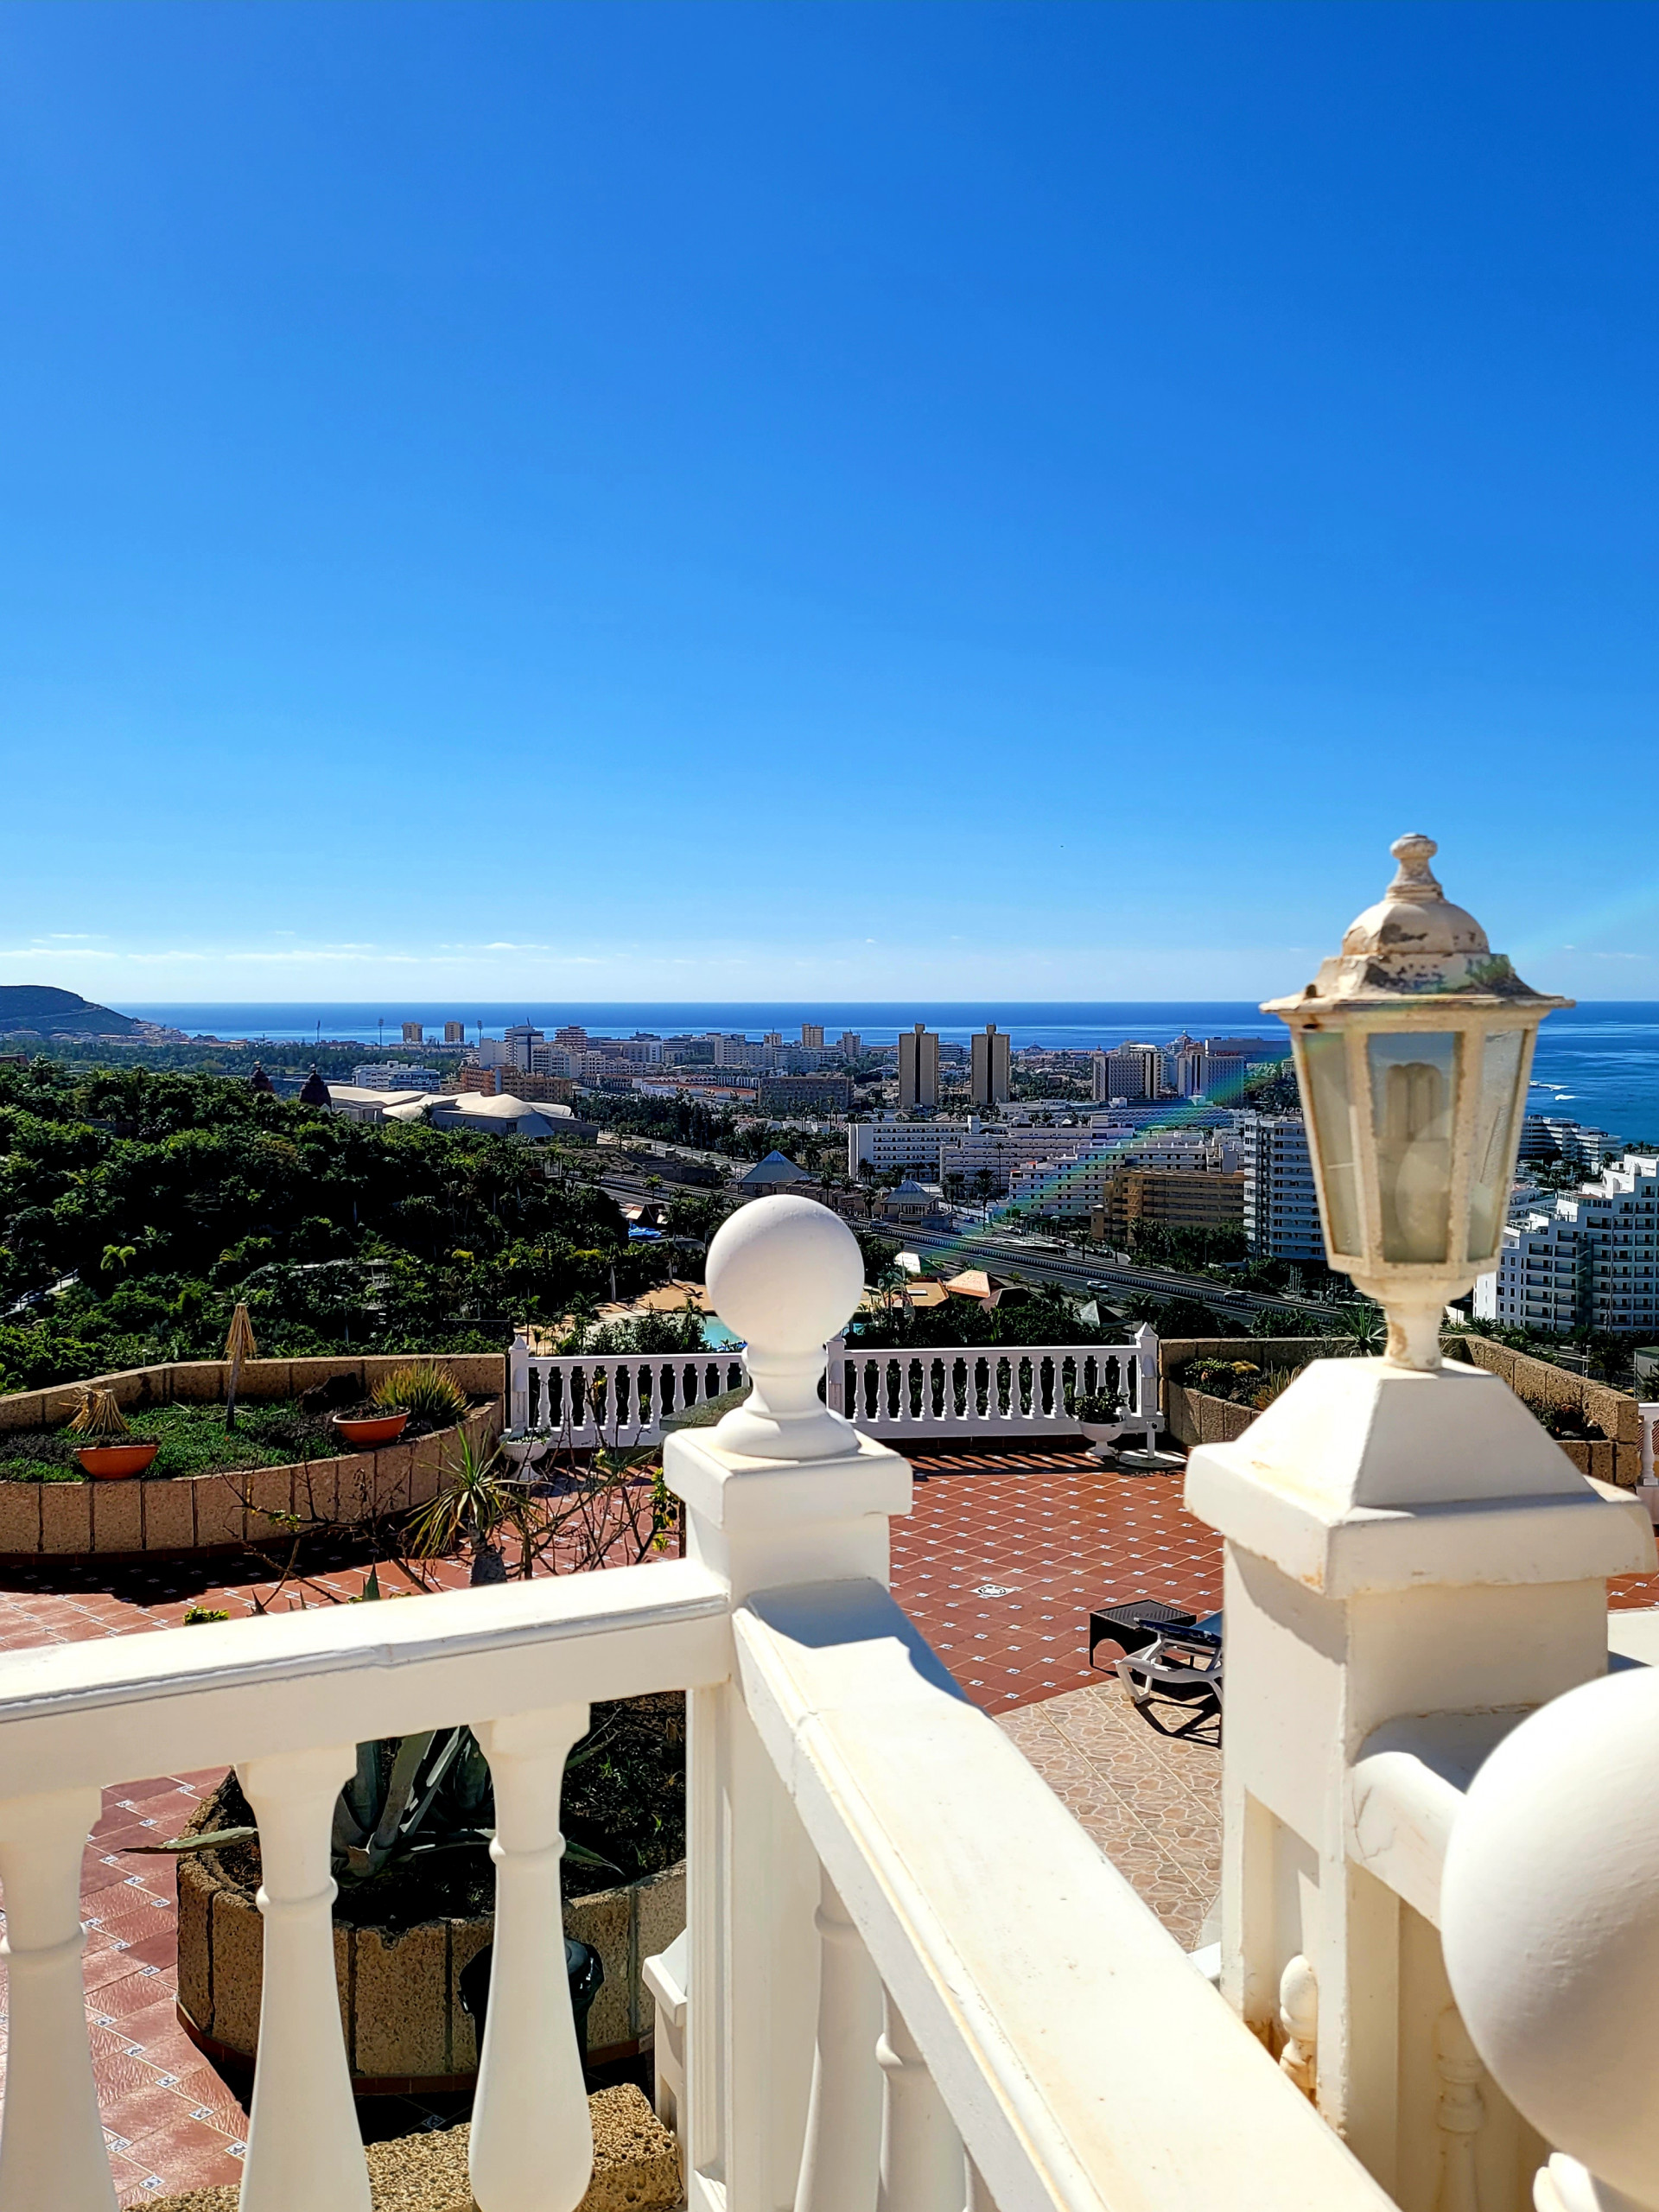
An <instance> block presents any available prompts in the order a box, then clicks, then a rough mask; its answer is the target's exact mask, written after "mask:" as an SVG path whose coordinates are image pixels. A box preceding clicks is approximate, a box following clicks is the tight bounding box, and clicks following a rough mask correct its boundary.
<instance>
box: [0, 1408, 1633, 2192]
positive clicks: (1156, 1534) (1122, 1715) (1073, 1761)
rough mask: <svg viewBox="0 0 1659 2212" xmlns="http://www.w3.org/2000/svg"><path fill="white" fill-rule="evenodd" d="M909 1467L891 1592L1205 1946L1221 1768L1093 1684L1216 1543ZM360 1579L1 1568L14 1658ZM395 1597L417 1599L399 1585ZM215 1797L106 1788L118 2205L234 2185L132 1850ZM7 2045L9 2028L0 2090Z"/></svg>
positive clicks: (1013, 1461) (1083, 1499)
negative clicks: (1110, 1638) (1090, 1642)
mask: <svg viewBox="0 0 1659 2212" xmlns="http://www.w3.org/2000/svg"><path fill="white" fill-rule="evenodd" d="M915 1467H916V1472H917V1475H918V1482H917V1485H916V1491H915V1508H914V1511H913V1513H912V1516H911V1517H910V1518H909V1519H908V1520H907V1521H903V1522H894V1524H893V1588H894V1592H895V1594H896V1595H897V1596H898V1597H899V1599H900V1601H901V1602H902V1603H903V1604H904V1605H905V1606H906V1608H907V1609H908V1611H910V1612H911V1613H912V1616H913V1617H914V1618H915V1619H916V1621H917V1623H918V1625H919V1626H920V1627H921V1629H922V1630H923V1631H924V1633H925V1635H926V1636H927V1637H928V1639H929V1641H930V1642H931V1643H932V1644H933V1645H934V1647H935V1649H937V1650H938V1652H939V1654H940V1656H941V1657H942V1658H944V1661H945V1662H946V1664H947V1665H948V1666H949V1667H950V1669H951V1671H952V1673H953V1674H954V1675H956V1677H957V1681H959V1682H960V1683H961V1684H962V1686H963V1688H964V1689H965V1690H966V1692H967V1694H968V1695H969V1697H970V1698H972V1699H973V1700H975V1702H976V1704H978V1705H980V1706H982V1707H984V1708H985V1709H986V1710H987V1711H988V1712H990V1713H994V1714H995V1715H996V1716H997V1718H998V1719H999V1720H1000V1721H1001V1725H1003V1726H1006V1727H1007V1731H1008V1732H1009V1734H1010V1735H1011V1736H1012V1737H1013V1738H1014V1741H1015V1742H1016V1743H1017V1744H1019V1745H1020V1748H1021V1750H1022V1751H1025V1752H1026V1755H1027V1758H1030V1759H1031V1761H1032V1764H1033V1766H1035V1767H1036V1769H1037V1770H1038V1771H1039V1773H1041V1774H1042V1775H1044V1777H1046V1779H1047V1780H1048V1781H1049V1782H1050V1783H1051V1785H1052V1787H1053V1788H1054V1789H1056V1790H1057V1792H1058V1795H1059V1796H1061V1798H1062V1799H1063V1800H1064V1801H1065V1803H1066V1804H1067V1805H1068V1806H1069V1807H1070V1808H1071V1810H1072V1812H1073V1813H1074V1814H1075V1815H1077V1819H1078V1820H1079V1821H1081V1822H1082V1824H1083V1826H1084V1827H1085V1828H1087V1829H1088V1831H1089V1833H1090V1834H1091V1835H1093V1836H1094V1837H1095V1838H1096V1840H1097V1841H1098V1842H1099V1843H1100V1845H1101V1847H1102V1848H1103V1850H1105V1851H1106V1852H1108V1853H1109V1854H1110V1855H1111V1857H1112V1858H1113V1859H1115V1860H1116V1862H1117V1864H1118V1865H1119V1866H1120V1867H1121V1868H1122V1871H1123V1872H1125V1874H1127V1875H1128V1878H1129V1879H1130V1880H1131V1881H1132V1882H1133V1883H1134V1884H1135V1887H1136V1889H1137V1890H1138V1891H1139V1892H1140V1894H1141V1896H1142V1897H1145V1899H1146V1900H1147V1903H1148V1904H1151V1905H1152V1907H1153V1909H1154V1910H1155V1911H1157V1912H1159V1913H1160V1916H1162V1917H1163V1918H1164V1919H1165V1920H1166V1923H1167V1924H1168V1925H1169V1926H1170V1927H1171V1928H1172V1929H1173V1930H1174V1932H1175V1933H1176V1934H1177V1935H1178V1936H1180V1938H1181V1940H1182V1941H1183V1942H1187V1943H1189V1944H1190V1943H1192V1942H1196V1941H1197V1939H1198V1929H1199V1926H1200V1924H1201V1922H1202V1919H1203V1916H1204V1914H1205V1911H1206V1910H1208V1906H1209V1903H1210V1900H1211V1897H1212V1896H1213V1894H1214V1890H1215V1886H1216V1876H1215V1856H1216V1835H1215V1827H1216V1821H1215V1809H1214V1808H1215V1790H1216V1779H1215V1777H1216V1774H1217V1765H1218V1761H1217V1754H1216V1752H1215V1751H1214V1750H1213V1748H1211V1747H1209V1746H1206V1745H1203V1744H1200V1743H1198V1742H1195V1741H1192V1740H1191V1739H1188V1740H1185V1741H1182V1742H1179V1743H1166V1742H1165V1741H1164V1740H1163V1739H1161V1738H1159V1737H1157V1736H1156V1735H1155V1734H1154V1732H1152V1731H1151V1730H1149V1729H1147V1727H1145V1726H1144V1725H1143V1724H1141V1722H1140V1721H1138V1720H1137V1719H1135V1716H1134V1715H1133V1714H1132V1713H1129V1712H1128V1710H1127V1707H1126V1706H1125V1704H1124V1702H1123V1700H1122V1697H1121V1694H1120V1692H1119V1691H1118V1690H1117V1688H1116V1685H1115V1684H1114V1683H1113V1682H1112V1681H1111V1680H1110V1678H1109V1677H1107V1676H1103V1675H1099V1674H1094V1675H1091V1674H1090V1671H1089V1669H1088V1665H1087V1649H1086V1642H1085V1636H1086V1618H1085V1617H1086V1615H1087V1614H1088V1612H1089V1611H1090V1608H1091V1607H1093V1606H1096V1605H1100V1604H1103V1603H1106V1602H1109V1600H1110V1599H1114V1598H1125V1597H1135V1596H1139V1595H1142V1594H1155V1595H1158V1596H1163V1597H1169V1598H1173V1599H1176V1600H1177V1601H1179V1602H1180V1603H1183V1604H1185V1605H1190V1606H1192V1608H1193V1609H1194V1610H1195V1611H1198V1610H1204V1609H1206V1608H1208V1607H1211V1606H1213V1605H1218V1604H1219V1603H1220V1599H1221V1571H1220V1548H1219V1545H1218V1544H1217V1540H1216V1539H1215V1537H1214V1536H1213V1535H1211V1532H1210V1531H1209V1530H1208V1529H1205V1528H1204V1527H1202V1526H1201V1525H1200V1524H1199V1523H1198V1522H1195V1521H1193V1520H1192V1519H1191V1518H1190V1517H1189V1516H1187V1515H1186V1513H1185V1511H1184V1510H1183V1509H1182V1507H1181V1503H1180V1485H1179V1477H1175V1476H1169V1475H1151V1476H1141V1477H1135V1476H1127V1475H1116V1474H1109V1473H1106V1472H1104V1471H1102V1469H1101V1468H1100V1467H1098V1466H1097V1465H1096V1463H1095V1462H1094V1461H1093V1460H1092V1459H1089V1458H1088V1457H1087V1456H1086V1454H1084V1453H1083V1452H1066V1451H1047V1450H1041V1449H1033V1450H1031V1451H1027V1452H1020V1451H1012V1452H1011V1451H1002V1452H997V1453H995V1455H985V1454H974V1453H969V1452H930V1453H925V1454H918V1456H917V1457H916V1459H915ZM363 1572H364V1570H363V1567H362V1564H361V1562H360V1561H353V1558H352V1556H351V1554H348V1553H346V1552H342V1553H340V1554H339V1555H338V1556H336V1557H334V1558H331V1559H327V1560H324V1561H323V1562H322V1564H321V1565H320V1566H319V1567H317V1569H316V1571H315V1573H314V1574H313V1575H312V1576H311V1577H310V1578H308V1580H306V1581H304V1582H302V1583H299V1584H296V1585H291V1586H289V1588H288V1589H287V1590H285V1591H284V1592H282V1593H280V1594H278V1593H276V1592H274V1590H273V1585H272V1582H271V1580H270V1575H269V1571H268V1569H266V1568H265V1567H264V1566H262V1565H261V1564H260V1563H259V1562H258V1561H257V1560H251V1559H248V1560H229V1561H226V1560H215V1561H213V1562H212V1563H210V1564H207V1565H203V1566H199V1567H194V1568H192V1567H188V1566H186V1567H170V1566H167V1565H161V1564H156V1565H150V1564H145V1565H141V1566H138V1567H131V1568H120V1569H117V1570H115V1571H113V1572H111V1571H109V1570H94V1569H92V1568H72V1567H71V1568H55V1569H52V1568H48V1567H45V1566H44V1565H42V1567H40V1568H38V1569H25V1570H7V1571H5V1572H4V1573H3V1574H0V1650H15V1649H20V1648H22V1647H25V1646H29V1645H36V1644H41V1643H74V1642H79V1641H81V1640H83V1639H85V1638H87V1637H97V1636H128V1635H134V1634H138V1633H142V1632H145V1631H148V1630H152V1629H156V1628H170V1627H174V1626H176V1625H177V1624H179V1622H180V1621H181V1618H182V1616H183V1613H184V1611H185V1608H186V1607H187V1605H193V1604H194V1605H204V1606H209V1607H223V1608H224V1609H225V1610H226V1611H227V1612H229V1613H230V1614H231V1615H232V1618H236V1617H238V1616H239V1615H242V1614H247V1613H251V1612H253V1611H256V1610H257V1606H258V1605H259V1604H261V1603H270V1602H271V1601H272V1600H273V1598H274V1600H275V1603H276V1605H277V1607H278V1608H279V1609H281V1608H282V1607H284V1606H286V1605H297V1604H300V1603H309V1604H316V1603H327V1602H328V1601H329V1600H330V1599H333V1600H335V1601H338V1600H339V1599H342V1598H346V1597H354V1596H355V1595H356V1594H357V1593H358V1592H359V1590H360V1588H361V1586H362V1582H363ZM383 1580H385V1582H386V1583H387V1586H397V1585H398V1584H399V1582H400V1581H402V1580H404V1579H403V1578H401V1577H399V1575H398V1574H397V1571H396V1570H391V1571H388V1572H387V1573H386V1574H385V1575H384V1576H383ZM465 1580H466V1574H465V1570H464V1568H462V1567H460V1566H457V1565H455V1564H454V1563H451V1562H447V1561H446V1562H441V1563H440V1564H439V1565H438V1566H437V1567H435V1569H433V1570H432V1571H431V1573H430V1574H429V1581H428V1584H427V1586H429V1587H433V1588H439V1589H445V1588H454V1587H458V1586H461V1584H463V1583H464V1581H465ZM404 1586H409V1585H408V1584H407V1583H406V1584H405V1585H404ZM1610 1596H1611V1602H1612V1603H1613V1604H1614V1605H1659V1577H1643V1578H1636V1577H1633V1578H1630V1580H1628V1581H1627V1582H1624V1583H1622V1584H1615V1585H1613V1586H1612V1587H1611V1592H1610ZM218 1779H219V1777H218V1774H217V1773H216V1772H213V1773H204V1774H182V1775H149V1776H146V1777H141V1778H139V1779H137V1780H135V1781H131V1782H127V1783H121V1784H119V1785H118V1787H116V1788H115V1789H111V1790H108V1791H106V1792H105V1801H104V1813H103V1816H102V1818H101V1819H100V1821H99V1825H98V1827H97V1829H96V1830H95V1831H94V1834H93V1836H92V1840H91V1842H90V1844H89V1846H88V1848H87V1852H86V1861H85V1870H84V1873H83V1881H82V1889H83V1897H84V1898H85V1902H86V1919H87V1923H88V1929H89V1935H88V1940H87V1949H86V1991H87V2015H88V2022H89V2030H90V2035H91V2039H92V2050H93V2054H94V2064H95V2069H96V2072H97V2077H98V2084H99V2101H100V2106H101V2108H102V2111H103V2116H104V2123H105V2133H106V2135H107V2138H108V2140H109V2145H110V2155H111V2164H112V2166H113V2168H114V2171H115V2176H116V2183H117V2190H118V2196H119V2200H120V2202H121V2203H122V2205H123V2206H126V2205H132V2204H141V2203H143V2202H145V2201H146V2200H147V2199H148V2198H150V2197H154V2196H158V2195H161V2194H163V2193H166V2192H172V2191H181V2190H188V2189H193V2188H198V2187H206V2186H208V2185H211V2184H213V2183H225V2182H234V2181H235V2180H236V2179H237V2178H238V2175H239V2172H240V2163H239V2161H240V2154H241V2152H242V2150H243V2147H244V2135H245V2128H246V2113H245V2107H243V2105H242V2104H241V2103H240V2102H239V2101H238V2097H237V2096H236V2094H233V2092H232V2088H230V2087H229V2086H227V2085H226V2082H223V2081H222V2080H221V2079H220V2077H219V2075H218V2074H217V2073H216V2072H215V2071H214V2070H213V2068H212V2067H211V2066H209V2065H208V2064H207V2062H206V2061H205V2060H204V2059H203V2058H202V2057H201V2056H200V2053H199V2052H198V2051H197V2050H195V2049H194V2045H193V2044H191V2043H190V2042H189V2040H188V2037H186V2036H185V2034H184V2032H183V2031H182V2030H181V2028H180V2027H179V2025H178V2023H177V2019H176V2016H175V2010H174V2005H175V1989H176V1981H175V1970H174V1941H175V1885H174V1872H173V1866H172V1862H171V1861H170V1860H168V1859H145V1858H135V1857H132V1856H130V1855H127V1854H126V1853H124V1848H123V1847H130V1846H131V1845H132V1844H135V1843H137V1842H140V1841H149V1840H152V1839H156V1838H165V1837H167V1836H168V1835H171V1834H176V1832H177V1830H178V1828H179V1827H181V1826H182V1824H183V1822H184V1821H186V1820H188V1817H189V1815H190V1812H191V1810H192V1808H194V1805H195V1804H196V1803H197V1802H199V1800H200V1796H202V1794H203V1793H204V1792H205V1791H206V1790H207V1789H211V1787H212V1786H213V1784H214V1783H216V1782H217V1781H218ZM4 2035H5V2030H4V2015H3V2012H0V2073H3V2056H4ZM377 2102H379V2101H377ZM406 2124H408V2125H415V2124H417V2119H416V2116H414V2115H411V2117H410V2120H408V2121H407V2123H406ZM376 2132H379V2130H378V2129H377V2131H376Z"/></svg>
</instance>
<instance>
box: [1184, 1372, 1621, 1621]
mask: <svg viewBox="0 0 1659 2212" xmlns="http://www.w3.org/2000/svg"><path fill="white" fill-rule="evenodd" d="M1186 1503H1187V1505H1188V1507H1189V1508H1190V1510H1192V1512H1194V1513H1196V1514H1197V1515H1198V1517H1199V1519H1200V1520H1203V1521H1206V1522H1209V1524H1210V1525H1211V1528H1213V1529H1217V1531H1218V1532H1219V1533H1220V1534H1221V1535H1224V1536H1225V1537H1226V1538H1227V1539H1228V1540H1229V1541H1231V1542H1233V1543H1236V1544H1237V1545H1239V1546H1241V1547H1242V1548H1243V1549H1244V1550H1246V1551H1249V1552H1254V1553H1255V1554H1257V1555H1259V1556H1260V1557H1262V1558H1265V1559H1267V1560H1270V1561H1271V1562H1272V1563H1273V1564H1274V1565H1275V1566H1277V1567H1280V1568H1281V1569H1282V1571H1283V1572H1284V1573H1287V1574H1289V1575H1291V1576H1293V1577H1294V1579H1295V1580H1298V1581H1300V1582H1303V1583H1305V1584H1306V1585H1307V1586H1309V1587H1311V1588H1313V1589H1315V1590H1319V1591H1321V1592H1324V1593H1325V1595H1327V1596H1332V1597H1335V1596H1344V1595H1353V1594H1356V1593H1357V1592H1359V1591H1361V1590H1383V1589H1400V1588H1408V1587H1421V1586H1432V1585H1433V1584H1437V1583H1443V1584H1448V1585H1467V1584H1471V1583H1514V1582H1571V1581H1578V1580H1586V1579H1590V1578H1598V1577H1605V1576H1606V1575H1610V1574H1634V1573H1651V1572H1652V1569H1653V1567H1654V1564H1655V1552H1654V1541H1653V1530H1652V1526H1651V1524H1650V1523H1649V1520H1648V1516H1647V1514H1646V1511H1645V1510H1644V1509H1643V1507H1642V1506H1641V1505H1640V1504H1639V1503H1638V1502H1637V1500H1636V1499H1635V1498H1634V1497H1631V1498H1630V1499H1629V1500H1628V1501H1625V1500H1623V1499H1621V1500H1619V1501H1618V1503H1613V1502H1611V1501H1610V1500H1609V1499H1607V1498H1605V1497H1603V1496H1602V1495H1601V1494H1600V1493H1599V1491H1598V1490H1597V1489H1596V1488H1595V1486H1594V1485H1593V1484H1591V1483H1590V1482H1589V1481H1588V1479H1587V1478H1586V1477H1585V1476H1583V1475H1581V1474H1580V1472H1579V1471H1578V1469H1577V1468H1576V1467H1575V1466H1574V1465H1573V1463H1572V1461H1571V1460H1570V1459H1568V1458H1567V1454H1566V1452H1563V1451H1562V1450H1561V1448H1560V1446H1559V1445H1558V1444H1556V1443H1555V1442H1554V1440H1553V1439H1552V1438H1551V1437H1549V1436H1548V1435H1546V1433H1544V1431H1543V1429H1542V1428H1541V1427H1540V1426H1539V1424H1538V1422H1537V1421H1535V1420H1534V1419H1533V1417H1532V1415H1531V1414H1529V1412H1528V1411H1527V1409H1526V1408H1525V1407H1524V1406H1523V1405H1522V1403H1521V1401H1520V1400H1519V1399H1518V1398H1517V1397H1516V1395H1515V1394H1514V1392H1513V1391H1512V1390H1511V1389H1510V1388H1509V1386H1508V1384H1507V1383H1504V1382H1503V1380H1502V1379H1501V1377H1499V1376H1496V1375H1490V1374H1488V1373H1487V1372H1486V1371H1485V1370H1484V1369H1482V1368H1472V1367H1462V1366H1458V1365H1450V1366H1445V1367H1440V1368H1438V1369H1436V1370H1433V1372H1422V1371H1420V1370H1414V1369H1410V1368H1403V1367H1397V1366H1395V1365H1394V1364H1393V1363H1391V1362H1390V1361H1388V1360H1383V1359H1321V1360H1315V1361H1314V1362H1313V1363H1312V1364H1311V1365H1310V1366H1308V1367H1306V1368H1305V1369H1304V1370H1303V1371H1302V1373H1301V1374H1300V1376H1298V1377H1297V1378H1296V1380H1295V1382H1294V1383H1292V1384H1291V1385H1290V1387H1289V1389H1287V1390H1286V1391H1285V1392H1284V1393H1283V1394H1282V1395H1281V1396H1280V1397H1278V1398H1277V1399H1275V1400H1274V1403H1273V1404H1272V1405H1271V1406H1269V1407H1268V1409H1267V1411H1266V1412H1265V1413H1264V1414H1262V1416H1261V1418H1260V1419H1259V1420H1258V1421H1255V1422H1253V1423H1252V1425H1251V1426H1250V1427H1249V1428H1248V1429H1247V1430H1246V1431H1245V1433H1244V1434H1243V1436H1242V1437H1240V1438H1239V1439H1238V1440H1236V1442H1235V1443H1232V1444H1216V1445H1205V1446H1201V1447H1200V1448H1199V1449H1198V1450H1197V1451H1195V1452H1193V1453H1192V1456H1191V1458H1190V1459H1188V1461H1187V1478H1186Z"/></svg>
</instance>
